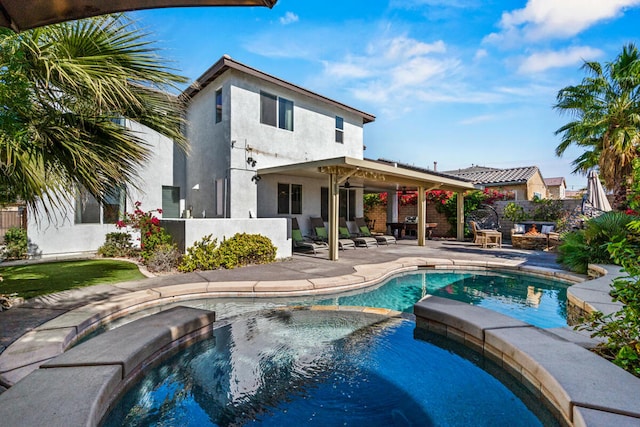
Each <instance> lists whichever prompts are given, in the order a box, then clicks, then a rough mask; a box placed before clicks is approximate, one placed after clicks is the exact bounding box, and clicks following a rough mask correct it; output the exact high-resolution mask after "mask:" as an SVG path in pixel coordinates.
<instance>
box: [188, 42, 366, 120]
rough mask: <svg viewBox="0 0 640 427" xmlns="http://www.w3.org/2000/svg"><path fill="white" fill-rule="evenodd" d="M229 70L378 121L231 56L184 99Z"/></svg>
mask: <svg viewBox="0 0 640 427" xmlns="http://www.w3.org/2000/svg"><path fill="white" fill-rule="evenodd" d="M228 70H236V71H240V72H242V73H245V74H248V75H251V76H253V77H256V78H259V79H261V80H264V81H267V82H269V83H272V84H275V85H278V86H280V87H283V88H285V89H288V90H291V91H293V92H297V93H300V94H302V95H305V96H308V97H309V98H313V99H316V100H319V101H322V102H325V103H327V104H331V105H333V106H335V107H338V108H340V109H343V110H347V111H349V112H351V113H354V114H356V115H358V116H361V117H362V120H363V122H364V123H370V122H372V121H374V120H375V119H376V117H375V116H374V115H373V114H369V113H365V112H364V111H360V110H358V109H356V108H353V107H350V106H348V105H346V104H343V103H341V102H338V101H335V100H333V99H330V98H327V97H326V96H322V95H320V94H318V93H315V92H312V91H310V90H307V89H305V88H303V87H301V86H297V85H295V84H293V83H290V82H287V81H285V80H282V79H280V78H278V77H275V76H272V75H270V74H267V73H264V72H262V71H260V70H257V69H255V68H252V67H250V66H248V65H245V64H243V63H241V62H238V61H236V60H235V59H233V58H231V57H230V56H229V55H224V56H223V57H222V58H220V59H219V60H218V61H217V62H216V63H215V64H213V65H212V66H211V67H210V68H209V69H208V70H207V71H205V73H204V74H203V75H201V76H200V77H198V78H197V79H196V80H195V81H194V82H193V83H192V84H191V85H190V86H189V87H188V88H187V89H185V90H184V91H183V92H182V96H183V97H184V98H187V99H189V98H193V97H194V96H195V95H196V94H197V93H198V92H200V91H201V90H202V89H204V88H205V87H207V85H208V84H209V83H211V82H213V81H214V80H215V79H217V78H218V77H220V76H221V75H222V74H224V73H225V72H226V71H228Z"/></svg>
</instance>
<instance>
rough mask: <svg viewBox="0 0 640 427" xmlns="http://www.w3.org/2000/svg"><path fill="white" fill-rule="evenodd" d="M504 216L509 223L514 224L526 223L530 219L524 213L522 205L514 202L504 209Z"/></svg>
mask: <svg viewBox="0 0 640 427" xmlns="http://www.w3.org/2000/svg"><path fill="white" fill-rule="evenodd" d="M503 216H504V217H505V218H506V219H508V220H509V221H511V222H514V223H516V222H520V221H524V220H525V219H527V218H528V217H529V216H528V215H527V213H526V212H525V211H524V208H523V207H522V206H521V205H518V204H517V203H514V202H509V203H507V205H506V206H505V207H504V215H503Z"/></svg>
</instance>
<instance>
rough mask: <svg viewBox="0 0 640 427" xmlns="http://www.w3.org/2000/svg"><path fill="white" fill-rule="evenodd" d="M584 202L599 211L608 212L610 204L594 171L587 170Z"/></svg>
mask: <svg viewBox="0 0 640 427" xmlns="http://www.w3.org/2000/svg"><path fill="white" fill-rule="evenodd" d="M586 202H587V203H588V204H590V205H591V207H593V208H594V209H597V210H599V211H603V212H608V211H610V210H611V205H610V204H609V200H608V199H607V195H606V194H605V192H604V188H602V184H601V183H600V179H599V178H598V173H597V172H596V171H591V172H589V177H588V179H587V199H586Z"/></svg>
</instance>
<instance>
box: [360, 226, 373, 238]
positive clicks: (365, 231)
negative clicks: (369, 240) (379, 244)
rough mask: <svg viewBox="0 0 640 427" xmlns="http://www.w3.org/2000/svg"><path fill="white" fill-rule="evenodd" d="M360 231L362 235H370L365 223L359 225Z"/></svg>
mask: <svg viewBox="0 0 640 427" xmlns="http://www.w3.org/2000/svg"><path fill="white" fill-rule="evenodd" d="M360 233H361V234H362V235H363V236H366V237H369V236H371V232H370V231H369V227H367V226H365V225H363V226H361V227H360Z"/></svg>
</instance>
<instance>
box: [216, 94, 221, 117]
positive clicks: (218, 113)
mask: <svg viewBox="0 0 640 427" xmlns="http://www.w3.org/2000/svg"><path fill="white" fill-rule="evenodd" d="M221 121H222V88H220V89H218V90H217V91H216V123H220V122H221Z"/></svg>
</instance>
